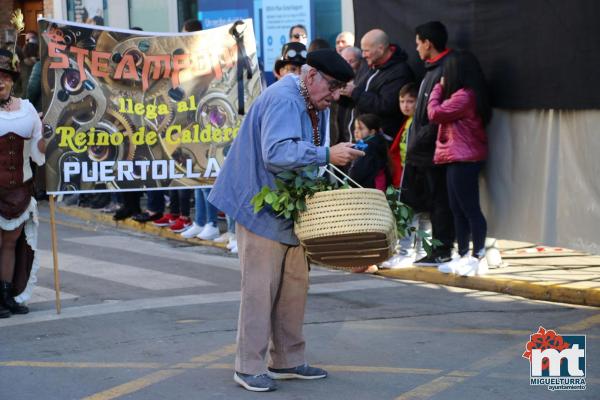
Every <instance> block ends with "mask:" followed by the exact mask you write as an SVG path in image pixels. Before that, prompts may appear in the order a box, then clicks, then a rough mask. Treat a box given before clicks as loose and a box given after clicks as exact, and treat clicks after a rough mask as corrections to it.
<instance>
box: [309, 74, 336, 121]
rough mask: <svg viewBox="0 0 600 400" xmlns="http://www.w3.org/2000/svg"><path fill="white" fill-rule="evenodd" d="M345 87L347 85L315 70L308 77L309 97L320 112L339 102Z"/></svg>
mask: <svg viewBox="0 0 600 400" xmlns="http://www.w3.org/2000/svg"><path fill="white" fill-rule="evenodd" d="M344 86H345V83H343V82H340V81H338V80H336V79H334V78H332V77H331V76H329V75H327V74H325V73H324V72H321V71H318V70H316V69H314V68H313V69H311V70H310V71H309V72H308V74H307V76H306V89H307V90H308V97H309V98H310V102H311V103H312V104H313V105H314V106H315V107H316V108H317V110H319V111H321V110H324V109H326V108H327V107H329V106H330V105H331V103H333V102H334V101H337V100H339V98H340V91H341V90H342V88H343V87H344Z"/></svg>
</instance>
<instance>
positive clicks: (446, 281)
mask: <svg viewBox="0 0 600 400" xmlns="http://www.w3.org/2000/svg"><path fill="white" fill-rule="evenodd" d="M57 211H58V212H59V213H61V214H65V215H69V216H71V217H75V218H79V219H82V220H86V221H96V222H101V223H103V224H107V225H109V226H114V227H115V228H117V229H118V228H125V229H131V230H135V231H138V232H143V233H146V234H149V235H155V236H159V237H163V238H167V239H171V240H176V241H179V242H184V243H188V244H195V245H202V246H211V247H216V248H220V249H223V250H227V245H226V243H217V242H213V241H210V240H200V239H185V238H182V237H181V235H180V234H178V233H174V232H171V231H170V230H168V229H163V228H161V227H158V226H154V225H152V224H150V223H146V224H143V223H139V222H135V221H133V220H130V219H125V220H123V221H114V220H113V219H112V215H111V214H103V213H100V212H95V211H91V210H88V209H85V208H79V207H57ZM376 275H378V276H381V277H385V278H391V279H403V280H410V281H419V282H427V283H433V284H438V285H446V286H455V287H461V288H465V289H475V290H483V291H488V292H497V293H504V294H508V295H513V296H521V297H525V298H528V299H534V300H544V301H551V302H558V303H569V304H578V305H585V306H593V307H600V289H594V288H586V289H581V288H574V287H570V286H568V285H560V284H548V283H543V282H530V281H526V280H519V279H508V278H500V277H494V276H493V275H486V276H474V277H463V276H457V275H452V274H444V273H442V272H439V271H438V270H437V269H436V268H429V267H410V268H403V269H384V270H379V271H378V272H377V273H376Z"/></svg>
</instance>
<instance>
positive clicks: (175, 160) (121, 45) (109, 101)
mask: <svg viewBox="0 0 600 400" xmlns="http://www.w3.org/2000/svg"><path fill="white" fill-rule="evenodd" d="M39 27H40V33H41V36H42V50H41V56H42V57H41V63H42V94H43V105H44V137H45V138H47V139H49V143H48V148H47V153H46V187H47V192H48V193H50V194H60V193H76V192H79V193H86V192H100V191H124V190H140V189H149V190H152V189H158V188H165V187H171V188H172V187H181V186H186V187H207V186H211V185H212V183H213V181H214V178H215V177H216V176H217V174H218V172H219V170H220V166H221V165H222V163H223V161H224V158H225V155H226V154H227V151H228V149H229V147H230V146H231V143H232V141H233V139H234V138H235V137H236V135H237V132H238V130H239V127H240V124H241V120H242V118H243V114H244V113H245V111H247V110H248V108H249V106H250V104H251V103H252V101H253V100H254V99H255V98H256V97H257V96H258V95H259V93H260V91H261V78H260V73H259V70H258V61H257V56H256V42H255V38H254V32H253V30H252V20H250V19H246V20H244V21H240V22H238V23H235V24H230V25H226V26H222V27H219V28H215V29H209V30H205V31H201V32H193V33H177V34H162V33H148V32H141V31H129V30H118V29H113V28H107V27H102V26H95V25H83V24H76V23H71V22H65V21H55V20H47V19H41V20H40V21H39Z"/></svg>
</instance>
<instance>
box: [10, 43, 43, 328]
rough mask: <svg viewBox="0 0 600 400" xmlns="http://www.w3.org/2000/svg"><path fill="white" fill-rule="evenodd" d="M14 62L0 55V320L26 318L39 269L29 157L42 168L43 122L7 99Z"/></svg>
mask: <svg viewBox="0 0 600 400" xmlns="http://www.w3.org/2000/svg"><path fill="white" fill-rule="evenodd" d="M18 77H19V69H18V59H17V57H15V56H14V55H13V53H12V52H10V51H9V50H4V49H2V50H0V318H8V317H10V315H11V314H27V313H28V312H29V309H28V308H27V307H26V306H25V305H23V303H24V302H25V301H27V300H28V299H29V298H30V297H31V292H32V290H33V285H34V283H35V281H36V276H35V275H36V273H37V270H38V268H39V264H38V259H37V257H36V255H35V253H34V250H35V249H36V247H37V228H38V211H37V203H36V201H35V199H34V198H33V197H32V194H33V181H32V171H31V166H30V164H29V162H30V158H31V160H33V161H34V162H35V163H36V164H37V165H42V164H44V161H45V156H44V153H45V152H46V143H45V141H44V140H42V122H41V120H40V117H39V116H38V113H37V111H36V110H35V108H34V107H33V105H31V103H30V102H29V101H28V100H25V99H19V98H16V97H13V96H12V89H13V86H14V83H15V81H16V80H17V78H18Z"/></svg>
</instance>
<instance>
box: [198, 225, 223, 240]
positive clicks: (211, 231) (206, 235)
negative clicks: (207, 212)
mask: <svg viewBox="0 0 600 400" xmlns="http://www.w3.org/2000/svg"><path fill="white" fill-rule="evenodd" d="M219 234H220V232H219V228H217V227H216V226H215V225H214V224H213V223H212V222H209V223H208V224H206V225H204V228H202V232H200V233H199V234H198V235H196V237H197V238H198V239H202V240H214V239H216V238H218V237H219Z"/></svg>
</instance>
